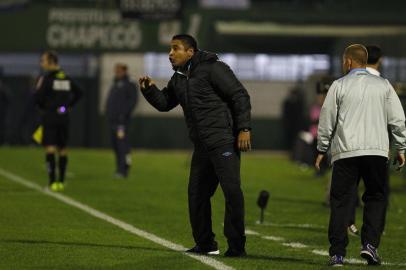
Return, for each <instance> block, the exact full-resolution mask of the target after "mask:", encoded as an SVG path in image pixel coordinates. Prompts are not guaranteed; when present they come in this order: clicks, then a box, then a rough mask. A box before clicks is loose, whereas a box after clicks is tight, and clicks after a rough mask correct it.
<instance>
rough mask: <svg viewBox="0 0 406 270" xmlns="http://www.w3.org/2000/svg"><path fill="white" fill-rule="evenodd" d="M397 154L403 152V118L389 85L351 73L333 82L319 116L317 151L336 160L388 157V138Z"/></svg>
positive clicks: (405, 142) (405, 145) (405, 132)
mask: <svg viewBox="0 0 406 270" xmlns="http://www.w3.org/2000/svg"><path fill="white" fill-rule="evenodd" d="M388 132H390V134H391V135H392V137H393V142H394V146H395V148H396V149H397V151H399V152H404V151H405V149H406V128H405V115H404V112H403V108H402V105H401V103H400V100H399V98H398V96H397V94H396V92H395V90H394V89H393V87H392V85H391V84H390V83H389V82H388V81H387V80H385V79H383V78H381V77H379V76H375V75H372V74H370V73H368V71H367V70H366V69H353V70H351V71H350V72H349V73H348V74H347V75H346V76H344V77H342V78H340V79H338V80H336V81H334V83H333V84H332V85H331V87H330V89H329V91H328V93H327V97H326V99H325V101H324V104H323V107H322V109H321V113H320V120H319V127H318V136H317V140H318V142H317V150H318V151H319V152H321V153H324V152H327V151H328V150H330V151H331V157H332V158H331V162H332V163H333V162H334V161H336V160H339V159H343V158H349V157H356V156H366V155H377V156H384V157H388V154H389V134H388Z"/></svg>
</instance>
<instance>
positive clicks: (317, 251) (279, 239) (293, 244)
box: [246, 230, 406, 266]
mask: <svg viewBox="0 0 406 270" xmlns="http://www.w3.org/2000/svg"><path fill="white" fill-rule="evenodd" d="M247 231H249V232H250V233H251V235H256V236H259V237H261V238H262V239H266V240H272V241H275V242H283V241H285V238H283V237H278V236H272V235H262V234H261V233H258V232H256V231H252V230H246V232H247ZM281 245H282V246H285V247H292V248H297V249H301V248H302V249H303V248H310V247H309V246H308V245H305V244H303V243H300V242H283V243H281ZM311 253H313V254H316V255H320V256H329V253H328V251H327V250H320V249H313V250H311ZM345 262H347V263H350V264H365V263H366V262H365V261H363V260H360V259H355V258H345ZM382 264H383V265H389V266H406V263H390V262H382Z"/></svg>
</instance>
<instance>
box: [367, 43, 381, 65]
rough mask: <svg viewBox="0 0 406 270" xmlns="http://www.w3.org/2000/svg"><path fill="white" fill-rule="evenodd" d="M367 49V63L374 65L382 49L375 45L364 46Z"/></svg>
mask: <svg viewBox="0 0 406 270" xmlns="http://www.w3.org/2000/svg"><path fill="white" fill-rule="evenodd" d="M366 48H367V51H368V64H370V65H375V64H376V63H378V61H379V59H381V57H382V50H381V48H380V47H379V46H377V45H368V46H366Z"/></svg>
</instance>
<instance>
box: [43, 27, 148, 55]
mask: <svg viewBox="0 0 406 270" xmlns="http://www.w3.org/2000/svg"><path fill="white" fill-rule="evenodd" d="M141 39H142V32H141V30H140V27H139V24H138V23H136V22H135V23H132V24H129V25H128V24H127V25H126V24H120V25H106V26H104V25H61V24H52V25H50V26H49V27H48V32H47V42H48V44H49V45H50V46H51V47H52V48H60V47H65V48H94V47H100V48H103V49H136V48H138V47H139V46H140V44H141Z"/></svg>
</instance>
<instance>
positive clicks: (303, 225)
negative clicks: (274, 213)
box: [255, 221, 326, 229]
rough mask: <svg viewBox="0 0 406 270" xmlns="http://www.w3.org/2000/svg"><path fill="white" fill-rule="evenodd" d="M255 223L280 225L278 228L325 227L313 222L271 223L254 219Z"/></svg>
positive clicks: (272, 225)
mask: <svg viewBox="0 0 406 270" xmlns="http://www.w3.org/2000/svg"><path fill="white" fill-rule="evenodd" d="M255 224H258V225H263V226H271V227H280V228H311V229H325V228H326V227H324V226H321V225H314V224H307V223H305V224H295V223H285V224H283V223H273V222H263V223H261V222H259V221H256V222H255Z"/></svg>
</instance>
